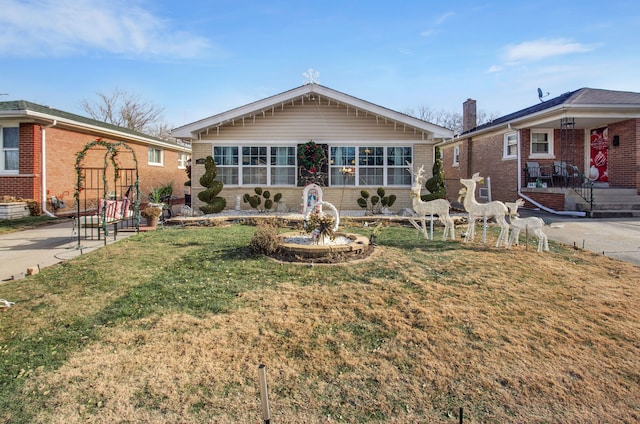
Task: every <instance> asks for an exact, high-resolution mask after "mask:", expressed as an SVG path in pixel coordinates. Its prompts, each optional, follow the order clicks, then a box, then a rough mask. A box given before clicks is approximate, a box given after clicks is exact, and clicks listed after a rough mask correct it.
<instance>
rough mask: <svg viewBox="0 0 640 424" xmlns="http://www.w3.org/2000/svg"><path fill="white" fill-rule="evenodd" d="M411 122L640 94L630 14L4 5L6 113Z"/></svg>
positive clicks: (638, 38)
mask: <svg viewBox="0 0 640 424" xmlns="http://www.w3.org/2000/svg"><path fill="white" fill-rule="evenodd" d="M310 68H311V69H313V70H315V71H317V72H319V82H320V83H321V84H322V85H325V86H327V87H330V88H333V89H335V90H338V91H342V92H344V93H347V94H350V95H353V96H356V97H359V98H361V99H363V100H367V101H370V102H373V103H376V104H378V105H380V106H384V107H388V108H391V109H394V110H397V111H400V112H406V111H407V110H409V109H417V108H419V107H421V106H427V107H429V108H431V109H434V110H445V111H454V112H461V111H462V102H464V101H465V100H466V99H467V98H473V99H476V100H477V102H478V109H480V110H483V111H486V112H487V113H489V114H494V115H504V114H507V113H510V112H513V111H516V110H519V109H522V108H525V107H528V106H531V105H533V104H535V103H537V102H538V97H537V88H538V87H540V88H542V90H543V91H544V92H545V93H547V92H549V93H550V97H554V96H558V95H560V94H562V93H565V92H567V91H572V90H575V89H578V88H581V87H592V88H604V89H611V90H623V91H636V92H640V7H638V5H637V0H624V1H616V0H613V1H608V2H603V1H591V0H583V1H547V0H540V1H530V2H519V1H513V0H510V1H482V0H474V1H448V2H443V1H437V2H435V1H427V0H420V1H412V0H410V1H396V2H388V1H372V0H369V1H356V0H352V1H344V0H340V1H333V0H325V1H321V0H320V1H284V0H274V1H268V0H267V1H250V0H245V1H236V0H198V1H189V0H184V1H175V0H170V1H165V0H155V1H151V0H0V93H7V94H8V96H0V100H3V101H4V100H29V101H32V102H35V103H39V104H44V105H49V106H51V107H54V108H57V109H62V110H65V111H68V112H73V113H78V114H82V115H84V114H85V113H84V111H83V110H82V106H81V104H82V101H83V100H85V99H87V100H90V101H92V100H96V99H97V96H96V93H98V92H103V93H110V92H112V91H113V90H114V89H115V88H119V89H121V90H124V91H127V92H129V93H132V94H135V95H138V96H139V97H140V98H141V99H144V100H145V101H148V102H151V103H155V104H157V105H159V106H161V107H163V108H164V109H165V112H164V120H165V121H166V122H167V123H168V124H169V125H170V126H172V127H177V126H181V125H184V124H187V123H190V122H193V121H195V120H198V119H202V118H205V117H208V116H211V115H214V114H216V113H220V112H224V111H226V110H229V109H232V108H234V107H238V106H242V105H244V104H246V103H248V102H252V101H255V100H259V99H261V98H264V97H267V96H271V95H275V94H278V93H281V92H283V91H287V90H289V89H292V88H295V87H298V86H300V85H302V84H303V83H304V80H305V79H304V77H303V75H302V74H303V73H304V72H306V71H307V70H308V69H310Z"/></svg>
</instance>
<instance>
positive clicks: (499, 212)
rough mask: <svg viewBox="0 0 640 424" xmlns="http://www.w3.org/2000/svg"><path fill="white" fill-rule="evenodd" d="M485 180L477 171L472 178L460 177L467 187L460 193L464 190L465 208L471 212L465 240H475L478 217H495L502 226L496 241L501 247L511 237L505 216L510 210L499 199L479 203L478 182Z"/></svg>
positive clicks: (461, 192)
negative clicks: (477, 194)
mask: <svg viewBox="0 0 640 424" xmlns="http://www.w3.org/2000/svg"><path fill="white" fill-rule="evenodd" d="M483 180H484V179H483V178H482V177H481V176H480V175H479V174H478V173H477V172H476V173H475V174H473V176H472V177H471V178H470V179H463V178H461V179H460V182H461V183H462V185H463V186H465V188H466V189H464V188H463V189H462V190H461V191H460V194H463V191H464V203H463V205H464V209H465V210H466V211H467V213H468V214H469V227H468V229H467V234H466V236H465V238H464V241H465V242H468V241H473V238H474V236H475V227H476V220H477V219H480V218H485V217H486V218H491V217H494V218H495V219H496V222H497V223H498V225H499V226H500V235H499V236H498V241H497V242H496V247H500V245H501V244H502V243H504V244H507V241H508V239H509V224H508V223H507V220H506V219H505V216H506V215H507V213H508V212H509V211H508V210H507V207H506V206H505V205H504V203H502V202H499V201H497V200H494V201H493V202H489V203H478V202H477V201H476V198H475V197H476V183H478V182H482V181H483Z"/></svg>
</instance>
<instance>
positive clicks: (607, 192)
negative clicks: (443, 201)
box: [440, 88, 640, 217]
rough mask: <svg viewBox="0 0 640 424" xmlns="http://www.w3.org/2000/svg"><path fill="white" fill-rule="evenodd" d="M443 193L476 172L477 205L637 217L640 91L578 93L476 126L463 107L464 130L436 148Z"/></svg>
mask: <svg viewBox="0 0 640 424" xmlns="http://www.w3.org/2000/svg"><path fill="white" fill-rule="evenodd" d="M440 147H441V149H442V156H443V166H444V172H445V178H446V180H447V196H448V197H449V199H450V200H455V199H456V197H457V195H458V190H459V189H460V187H461V186H460V182H459V179H460V178H469V177H470V176H471V175H473V174H474V173H476V172H477V173H479V174H480V175H481V176H483V177H485V178H486V179H487V184H486V185H485V186H484V187H481V188H480V190H479V192H478V193H476V198H478V200H479V201H480V202H482V201H488V200H501V201H514V200H515V199H517V198H518V197H521V198H523V199H524V200H526V202H527V205H526V206H528V207H536V208H541V209H543V210H547V211H549V212H555V213H561V214H576V215H590V216H593V217H598V216H638V215H640V196H639V195H640V93H634V92H624V91H611V90H601V89H592V88H581V89H579V90H576V91H572V92H568V93H565V94H562V95H560V96H558V97H556V98H553V99H549V100H546V101H541V102H540V103H538V104H536V105H534V106H531V107H528V108H526V109H523V110H520V111H517V112H514V113H511V114H508V115H505V116H502V117H500V118H497V119H494V120H493V121H492V122H489V123H486V124H483V125H479V126H477V125H476V102H475V100H472V99H469V100H467V101H466V102H465V103H464V105H463V132H462V133H461V134H459V135H456V136H455V137H454V138H452V139H450V140H446V141H445V142H443V143H441V144H440Z"/></svg>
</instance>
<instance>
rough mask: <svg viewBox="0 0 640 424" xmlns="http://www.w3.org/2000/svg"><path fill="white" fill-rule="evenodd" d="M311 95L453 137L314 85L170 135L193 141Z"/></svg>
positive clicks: (438, 136)
mask: <svg viewBox="0 0 640 424" xmlns="http://www.w3.org/2000/svg"><path fill="white" fill-rule="evenodd" d="M311 93H315V94H317V95H319V96H322V97H324V98H328V99H331V100H332V101H335V102H338V103H342V104H345V105H349V106H351V107H354V108H356V109H360V110H362V111H366V112H368V113H371V114H373V115H379V116H380V117H384V118H387V119H389V120H391V121H396V122H398V123H401V124H404V125H407V126H410V127H411V128H416V129H418V130H420V131H423V132H427V133H430V134H432V136H431V137H430V139H444V138H451V137H453V132H452V131H450V130H448V129H446V128H443V127H440V126H437V125H434V124H431V123H429V122H426V121H422V120H420V119H417V118H413V117H411V116H409V115H405V114H403V113H400V112H396V111H393V110H391V109H387V108H384V107H381V106H378V105H375V104H373V103H370V102H367V101H364V100H361V99H358V98H356V97H353V96H349V95H348V94H344V93H341V92H339V91H335V90H332V89H330V88H327V87H324V86H322V85H317V84H307V85H303V86H301V87H298V88H294V89H292V90H289V91H285V92H284V93H280V94H277V95H275V96H271V97H267V98H265V99H262V100H259V101H257V102H253V103H249V104H247V105H245V106H241V107H238V108H235V109H231V110H229V111H227V112H223V113H220V114H217V115H213V116H211V117H209V118H205V119H202V120H199V121H196V122H193V123H191V124H187V125H184V126H182V127H178V128H175V129H173V130H172V131H171V135H172V136H173V137H176V138H181V139H193V140H195V139H197V138H198V133H199V132H202V131H204V130H206V129H208V128H215V127H218V126H221V125H224V124H226V123H228V122H231V121H232V120H234V119H240V118H242V117H243V116H248V115H252V114H256V113H260V112H262V111H266V110H268V109H271V108H272V107H275V106H280V105H282V104H283V103H287V102H290V101H291V100H297V99H298V98H299V97H300V96H305V95H308V94H311Z"/></svg>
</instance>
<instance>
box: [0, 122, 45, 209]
mask: <svg viewBox="0 0 640 424" xmlns="http://www.w3.org/2000/svg"><path fill="white" fill-rule="evenodd" d="M19 134H20V135H19V137H20V139H19V141H18V148H19V151H20V158H19V161H20V162H19V173H18V175H1V176H0V196H13V197H21V198H24V199H34V200H39V199H40V196H41V192H40V187H41V185H42V182H41V174H40V166H41V163H42V151H41V150H42V149H41V146H42V144H41V140H42V137H41V135H42V133H41V131H40V126H38V125H36V124H20V132H19Z"/></svg>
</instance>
